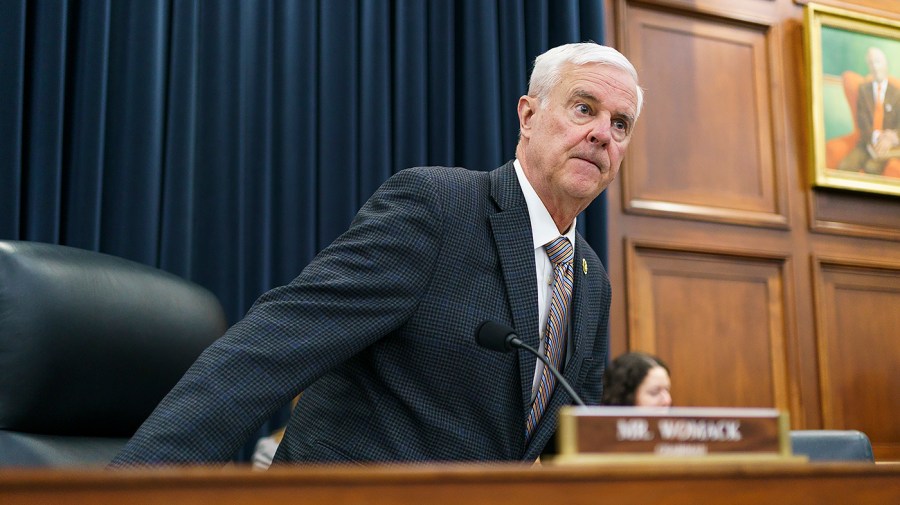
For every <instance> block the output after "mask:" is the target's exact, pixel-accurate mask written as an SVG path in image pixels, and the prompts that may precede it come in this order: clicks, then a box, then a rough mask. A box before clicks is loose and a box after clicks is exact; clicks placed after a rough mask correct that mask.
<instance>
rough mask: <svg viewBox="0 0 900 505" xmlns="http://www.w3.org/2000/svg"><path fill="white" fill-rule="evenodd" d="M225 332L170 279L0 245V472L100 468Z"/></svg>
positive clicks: (214, 311)
mask: <svg viewBox="0 0 900 505" xmlns="http://www.w3.org/2000/svg"><path fill="white" fill-rule="evenodd" d="M225 330H226V319H225V315H224V312H223V310H222V306H221V304H220V303H219V301H218V299H216V297H215V296H214V295H213V294H212V293H211V292H209V291H208V290H206V289H204V288H202V287H200V286H199V285H197V284H194V283H192V282H189V281H186V280H184V279H182V278H180V277H177V276H175V275H172V274H169V273H167V272H164V271H162V270H159V269H155V268H151V267H148V266H146V265H142V264H139V263H136V262H133V261H128V260H125V259H122V258H117V257H114V256H109V255H106V254H101V253H97V252H91V251H86V250H82V249H76V248H72V247H66V246H59V245H52V244H42V243H36V242H21V241H0V466H10V465H15V466H57V465H86V464H105V463H106V462H108V461H109V459H110V458H111V457H112V456H113V455H114V454H115V453H116V452H117V451H118V449H119V448H120V447H121V446H122V445H123V444H124V443H125V442H126V441H127V440H128V438H129V437H130V436H131V435H132V434H133V433H134V432H135V431H136V430H137V428H138V427H139V426H140V424H141V423H142V422H143V421H144V419H146V418H147V416H149V415H150V413H151V412H152V411H153V409H154V408H155V407H156V405H157V404H158V403H159V402H160V401H161V400H162V398H163V396H165V394H166V393H168V391H169V390H170V389H171V388H172V387H173V386H174V385H175V383H176V382H177V381H178V379H180V378H181V376H182V375H183V374H184V373H185V371H187V369H188V367H190V365H191V364H192V363H193V362H194V361H195V360H196V359H197V357H198V356H199V355H200V353H201V352H202V351H203V350H204V349H205V348H206V347H208V346H209V345H210V344H211V343H212V342H213V341H214V340H216V339H217V338H218V337H219V336H221V335H222V334H223V333H224V332H225Z"/></svg>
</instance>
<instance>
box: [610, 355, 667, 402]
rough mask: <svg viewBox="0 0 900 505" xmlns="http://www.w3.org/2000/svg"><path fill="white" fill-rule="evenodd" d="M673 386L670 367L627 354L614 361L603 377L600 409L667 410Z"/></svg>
mask: <svg viewBox="0 0 900 505" xmlns="http://www.w3.org/2000/svg"><path fill="white" fill-rule="evenodd" d="M671 388H672V382H671V380H670V379H669V367H668V366H666V364H665V363H664V362H663V361H662V360H661V359H659V358H657V357H655V356H651V355H649V354H646V353H643V352H628V353H625V354H623V355H621V356H619V357H618V358H616V359H614V360H613V362H612V363H610V364H609V366H608V367H606V371H605V372H604V373H603V398H602V400H601V404H603V405H626V406H636V407H670V406H672V395H671V393H670V390H671Z"/></svg>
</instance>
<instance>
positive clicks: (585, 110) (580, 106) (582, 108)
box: [575, 103, 591, 114]
mask: <svg viewBox="0 0 900 505" xmlns="http://www.w3.org/2000/svg"><path fill="white" fill-rule="evenodd" d="M575 110H577V111H578V112H579V113H581V114H590V113H591V108H590V107H588V106H587V105H585V104H583V103H580V104H578V105H576V106H575Z"/></svg>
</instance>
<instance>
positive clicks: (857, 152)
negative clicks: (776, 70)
mask: <svg viewBox="0 0 900 505" xmlns="http://www.w3.org/2000/svg"><path fill="white" fill-rule="evenodd" d="M803 20H804V41H805V43H806V47H805V49H806V56H807V58H806V62H807V65H808V68H807V75H808V78H809V83H808V84H809V97H810V100H809V116H810V132H811V135H812V139H811V142H810V145H811V147H812V155H811V157H810V159H811V160H812V178H813V184H814V185H816V186H822V187H831V188H841V189H849V190H855V191H865V192H872V193H881V194H890V195H900V77H898V76H900V22H896V21H892V20H886V19H882V18H878V17H875V16H871V15H865V14H861V13H854V12H852V11H848V10H844V9H838V8H834V7H828V6H822V5H818V4H814V3H809V4H808V5H807V6H806V12H805V15H804V19H803Z"/></svg>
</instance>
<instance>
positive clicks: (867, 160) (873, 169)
mask: <svg viewBox="0 0 900 505" xmlns="http://www.w3.org/2000/svg"><path fill="white" fill-rule="evenodd" d="M866 63H867V64H868V66H869V71H870V73H871V75H872V80H871V81H866V82H864V83H863V84H861V85H860V87H859V92H858V93H857V100H856V126H857V128H858V129H859V141H858V142H857V143H856V147H854V148H853V150H852V151H850V153H849V154H847V156H846V157H845V158H844V159H843V160H841V162H840V163H839V164H838V169H839V170H851V171H863V172H865V173H867V174H874V175H881V174H882V173H883V172H884V168H885V166H886V165H887V164H888V163H889V162H891V160H896V159H897V157H898V153H897V152H896V151H895V149H897V148H898V147H900V135H898V130H900V89H897V88H896V87H895V86H894V85H893V84H891V83H890V81H889V80H888V60H887V57H886V56H885V55H884V52H883V51H882V50H881V49H878V48H877V47H870V48H869V50H868V51H867V52H866Z"/></svg>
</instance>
